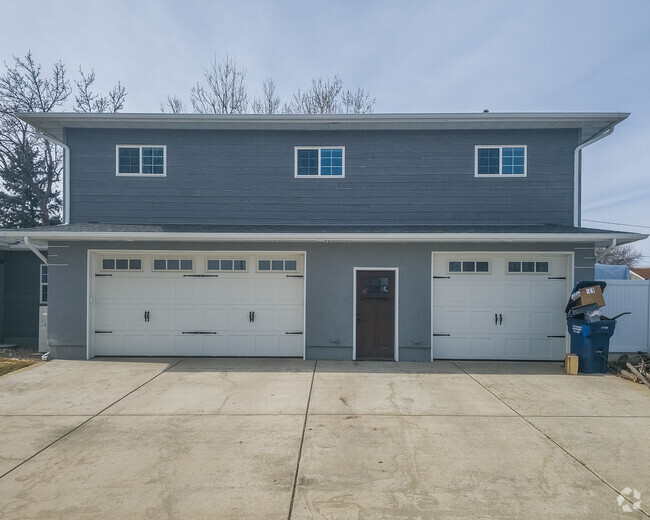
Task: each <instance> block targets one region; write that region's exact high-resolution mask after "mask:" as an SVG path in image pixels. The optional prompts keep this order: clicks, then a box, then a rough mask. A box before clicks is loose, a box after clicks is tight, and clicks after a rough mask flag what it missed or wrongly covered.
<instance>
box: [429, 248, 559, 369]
mask: <svg viewBox="0 0 650 520" xmlns="http://www.w3.org/2000/svg"><path fill="white" fill-rule="evenodd" d="M567 270H568V257H567V255H551V254H526V255H522V254H505V253H503V254H474V255H472V254H467V253H463V254H447V253H445V254H437V253H436V254H434V255H433V283H432V300H431V301H432V302H433V309H432V324H433V326H432V332H433V340H432V344H433V358H434V359H436V358H437V359H513V360H515V359H516V360H559V359H562V358H563V357H564V354H565V352H566V338H565V335H566V320H565V316H564V307H565V305H566V301H567V298H568V295H569V291H570V287H569V285H568V281H567Z"/></svg>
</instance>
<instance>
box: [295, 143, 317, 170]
mask: <svg viewBox="0 0 650 520" xmlns="http://www.w3.org/2000/svg"><path fill="white" fill-rule="evenodd" d="M298 175H318V148H310V149H303V150H298Z"/></svg>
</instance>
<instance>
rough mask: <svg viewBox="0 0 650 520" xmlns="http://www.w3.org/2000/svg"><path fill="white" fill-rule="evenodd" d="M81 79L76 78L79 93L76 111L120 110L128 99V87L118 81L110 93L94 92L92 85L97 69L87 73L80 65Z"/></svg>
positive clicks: (76, 98)
mask: <svg viewBox="0 0 650 520" xmlns="http://www.w3.org/2000/svg"><path fill="white" fill-rule="evenodd" d="M79 76H80V79H78V80H75V82H74V83H75V85H76V86H77V94H76V95H75V97H74V100H75V103H76V105H75V107H74V110H75V112H119V111H120V110H122V109H123V108H124V102H125V101H126V89H125V88H124V87H123V86H122V84H121V83H120V82H119V81H118V82H117V85H115V86H114V87H113V88H112V89H111V90H109V91H108V94H106V95H105V96H102V95H100V94H97V93H96V92H93V90H92V86H93V83H95V71H94V70H92V69H91V70H90V73H89V74H87V75H86V74H85V73H84V71H83V69H82V68H81V67H79Z"/></svg>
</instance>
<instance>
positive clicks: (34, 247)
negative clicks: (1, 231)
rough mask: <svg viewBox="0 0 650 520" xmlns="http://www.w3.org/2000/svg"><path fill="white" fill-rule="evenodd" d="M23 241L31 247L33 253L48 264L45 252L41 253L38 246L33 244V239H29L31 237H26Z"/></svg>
mask: <svg viewBox="0 0 650 520" xmlns="http://www.w3.org/2000/svg"><path fill="white" fill-rule="evenodd" d="M23 242H25V245H26V246H27V247H29V249H30V250H31V251H32V253H34V254H35V255H36V256H37V257H38V258H39V259H40V260H41V262H43V263H44V264H45V265H47V258H45V257H44V256H43V253H41V252H40V251H39V250H38V249H36V246H34V244H32V241H31V240H30V239H29V237H24V238H23Z"/></svg>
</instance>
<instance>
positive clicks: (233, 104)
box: [190, 56, 248, 114]
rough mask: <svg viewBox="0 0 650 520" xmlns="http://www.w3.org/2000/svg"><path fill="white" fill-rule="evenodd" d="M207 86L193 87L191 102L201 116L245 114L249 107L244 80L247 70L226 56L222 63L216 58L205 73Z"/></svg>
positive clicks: (198, 84)
mask: <svg viewBox="0 0 650 520" xmlns="http://www.w3.org/2000/svg"><path fill="white" fill-rule="evenodd" d="M203 75H204V77H205V85H202V84H200V83H197V84H196V85H195V86H194V87H192V92H191V94H190V100H191V102H192V107H193V108H194V111H195V112H197V113H199V114H243V113H245V112H246V109H247V107H248V94H247V93H246V87H245V85H244V80H245V79H246V70H245V69H240V68H238V67H237V62H236V61H235V60H234V59H233V58H231V57H229V56H226V59H225V60H224V61H223V62H222V63H217V59H216V57H215V58H214V59H212V60H210V68H208V69H207V70H205V71H204V74H203Z"/></svg>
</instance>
